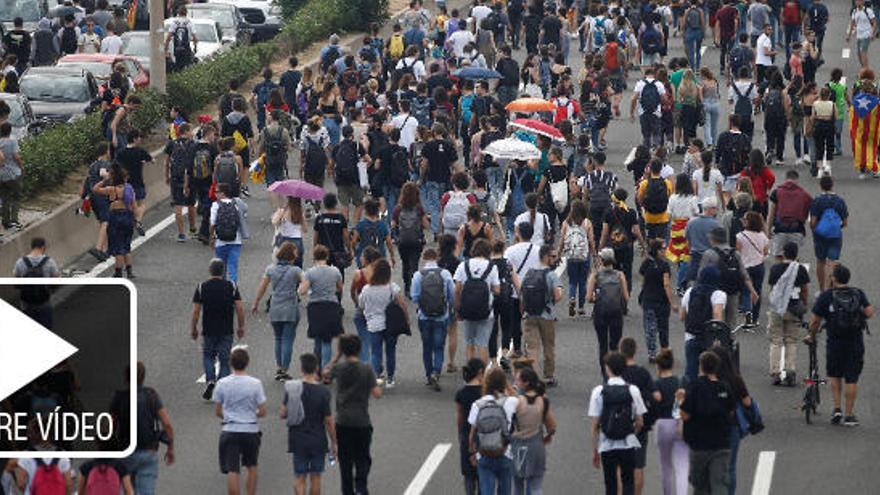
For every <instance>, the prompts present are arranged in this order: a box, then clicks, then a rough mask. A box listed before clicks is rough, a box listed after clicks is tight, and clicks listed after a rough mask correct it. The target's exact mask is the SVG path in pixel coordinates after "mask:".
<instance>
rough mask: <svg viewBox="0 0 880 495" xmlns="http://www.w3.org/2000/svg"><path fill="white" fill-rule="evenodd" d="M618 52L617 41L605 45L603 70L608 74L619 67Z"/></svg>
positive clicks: (619, 49) (619, 50)
mask: <svg viewBox="0 0 880 495" xmlns="http://www.w3.org/2000/svg"><path fill="white" fill-rule="evenodd" d="M620 52H621V48H620V43H618V42H617V41H609V42H608V43H607V44H606V45H605V68H606V69H607V70H608V71H609V72H610V71H613V70H617V68H619V67H620ZM585 82H586V81H585Z"/></svg>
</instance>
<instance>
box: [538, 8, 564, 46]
mask: <svg viewBox="0 0 880 495" xmlns="http://www.w3.org/2000/svg"><path fill="white" fill-rule="evenodd" d="M541 28H542V29H543V30H544V40H543V42H544V44H545V45H549V44H550V43H553V44H554V45H556V46H559V36H560V32H561V31H562V21H561V20H559V17H557V16H555V15H550V16H547V17H545V18H544V20H543V21H541Z"/></svg>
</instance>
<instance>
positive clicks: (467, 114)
mask: <svg viewBox="0 0 880 495" xmlns="http://www.w3.org/2000/svg"><path fill="white" fill-rule="evenodd" d="M473 105H474V94H473V93H471V94H469V95H465V96H462V97H461V121H462V122H464V123H465V124H469V123H470V121H471V116H472V115H473Z"/></svg>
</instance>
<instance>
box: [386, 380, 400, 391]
mask: <svg viewBox="0 0 880 495" xmlns="http://www.w3.org/2000/svg"><path fill="white" fill-rule="evenodd" d="M396 386H397V382H395V381H394V378H389V379H387V380H385V389H386V390H391V389H392V388H394V387H396Z"/></svg>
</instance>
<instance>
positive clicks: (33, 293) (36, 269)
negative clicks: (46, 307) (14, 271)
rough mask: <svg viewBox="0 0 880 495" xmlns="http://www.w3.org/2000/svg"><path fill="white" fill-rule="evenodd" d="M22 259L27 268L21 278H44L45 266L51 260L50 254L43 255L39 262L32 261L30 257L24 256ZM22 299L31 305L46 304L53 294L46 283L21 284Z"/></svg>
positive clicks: (19, 288)
mask: <svg viewBox="0 0 880 495" xmlns="http://www.w3.org/2000/svg"><path fill="white" fill-rule="evenodd" d="M21 261H22V262H24V266H25V268H26V270H25V272H24V275H22V277H21V278H43V267H44V266H46V263H47V262H48V261H49V257H48V256H43V259H41V260H40V262H39V263H37V264H34V263H31V260H30V258H28V257H27V256H23V257H22V258H21ZM18 290H19V292H20V295H21V300H22V301H23V302H25V303H27V304H30V305H38V304H44V303H46V302H48V301H49V298H50V297H51V294H50V293H49V287H48V286H46V285H21V286H19V287H18Z"/></svg>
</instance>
